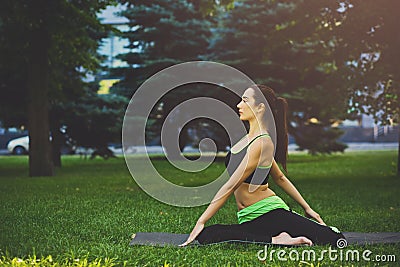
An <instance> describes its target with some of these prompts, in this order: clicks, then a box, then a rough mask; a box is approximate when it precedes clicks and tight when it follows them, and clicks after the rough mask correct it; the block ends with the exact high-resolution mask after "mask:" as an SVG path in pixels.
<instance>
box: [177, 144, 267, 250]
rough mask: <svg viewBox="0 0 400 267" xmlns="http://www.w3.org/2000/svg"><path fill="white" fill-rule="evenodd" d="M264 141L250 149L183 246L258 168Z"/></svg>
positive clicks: (193, 238) (189, 241) (197, 233)
mask: <svg viewBox="0 0 400 267" xmlns="http://www.w3.org/2000/svg"><path fill="white" fill-rule="evenodd" d="M262 146H263V145H262V140H261V139H260V140H256V141H255V142H253V144H252V145H251V146H249V147H248V149H247V153H246V155H245V157H244V158H243V160H242V161H241V163H240V164H239V166H238V168H237V169H236V170H235V172H234V173H233V174H232V176H231V177H230V178H229V180H228V181H227V182H226V183H225V184H224V185H223V186H222V187H221V188H220V189H219V190H218V192H217V194H216V195H215V197H214V198H213V200H212V201H211V203H210V204H209V205H208V207H207V209H206V210H205V211H204V212H203V214H202V215H201V216H200V218H199V219H198V220H197V223H196V225H195V227H194V228H193V230H192V232H191V233H190V235H189V238H188V239H187V240H186V242H185V243H183V244H181V246H186V245H188V244H189V243H191V242H192V241H193V240H195V239H196V237H197V236H198V235H199V234H200V232H201V231H202V230H203V228H204V225H205V223H206V222H207V221H208V220H209V219H210V218H211V217H212V216H214V214H215V213H217V211H218V210H219V209H220V208H222V206H223V205H224V204H225V202H226V201H227V200H228V198H229V197H230V196H231V195H232V193H233V192H234V191H235V190H236V189H237V188H238V187H239V186H240V184H241V183H242V182H243V181H244V180H245V179H246V177H248V176H249V175H250V174H251V173H252V172H253V171H254V170H255V169H256V167H257V165H258V163H259V159H260V156H261V150H262Z"/></svg>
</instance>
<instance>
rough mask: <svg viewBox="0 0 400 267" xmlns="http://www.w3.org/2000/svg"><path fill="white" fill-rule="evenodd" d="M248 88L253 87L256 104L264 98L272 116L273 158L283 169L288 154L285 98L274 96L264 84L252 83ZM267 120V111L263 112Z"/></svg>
mask: <svg viewBox="0 0 400 267" xmlns="http://www.w3.org/2000/svg"><path fill="white" fill-rule="evenodd" d="M250 88H253V89H254V98H255V101H256V104H259V103H262V102H263V101H262V99H264V98H265V99H266V100H267V102H268V105H269V107H270V108H271V111H272V113H273V116H274V120H275V128H276V145H275V160H276V162H278V163H280V164H282V167H283V168H284V170H285V171H287V168H286V161H287V154H288V142H289V140H288V128H287V119H286V115H287V109H288V104H287V102H286V99H284V98H282V97H276V95H275V92H274V90H272V89H271V88H270V87H268V86H265V85H253V86H251V87H250ZM264 116H265V119H266V120H268V116H267V113H265V114H264Z"/></svg>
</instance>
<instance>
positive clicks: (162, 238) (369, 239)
mask: <svg viewBox="0 0 400 267" xmlns="http://www.w3.org/2000/svg"><path fill="white" fill-rule="evenodd" d="M343 235H344V236H345V237H346V240H347V244H348V245H371V244H393V243H400V233H387V232H381V233H359V232H343ZM188 236H189V234H173V233H158V232H154V233H143V232H139V233H136V234H135V236H134V237H133V239H132V241H131V242H130V245H146V246H161V247H163V246H178V245H179V244H182V243H183V242H185V241H186V239H187V238H188ZM225 242H229V243H252V244H268V243H262V242H252V241H242V240H230V241H224V242H223V243H225ZM190 245H191V246H197V245H200V243H199V242H197V240H195V241H194V242H192V243H191V244H190Z"/></svg>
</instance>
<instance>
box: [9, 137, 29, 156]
mask: <svg viewBox="0 0 400 267" xmlns="http://www.w3.org/2000/svg"><path fill="white" fill-rule="evenodd" d="M7 149H8V151H10V152H11V153H13V154H15V155H24V154H27V153H28V151H29V136H23V137H20V138H16V139H13V140H11V141H10V142H8V144H7Z"/></svg>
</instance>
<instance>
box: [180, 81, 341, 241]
mask: <svg viewBox="0 0 400 267" xmlns="http://www.w3.org/2000/svg"><path fill="white" fill-rule="evenodd" d="M265 100H267V102H268V103H266V102H265ZM268 105H269V106H270V108H271V110H272V113H273V116H274V120H275V123H276V129H277V131H276V135H277V146H276V153H275V158H274V144H273V142H272V140H271V138H270V135H269V133H268V131H267V123H268V121H267V115H268V114H269V112H267V111H268ZM237 108H238V109H239V114H240V120H242V121H248V122H249V131H248V134H247V135H246V136H244V137H243V138H242V139H241V140H240V141H239V142H238V143H236V144H235V145H234V146H232V148H231V151H230V152H229V153H228V155H227V158H226V163H227V170H228V173H229V175H230V178H229V180H228V181H227V182H226V183H225V184H224V185H223V186H222V187H221V188H220V190H219V191H218V192H217V194H216V195H215V197H214V199H213V201H212V202H211V203H210V204H209V206H208V207H207V209H206V210H205V211H204V213H203V214H202V215H201V216H200V218H199V219H198V221H197V223H196V225H195V227H194V228H193V230H192V232H191V233H190V235H189V238H188V239H187V240H186V242H184V243H183V244H181V246H186V245H188V244H189V243H191V242H192V241H193V240H195V239H197V240H198V241H199V242H200V244H209V243H215V242H221V241H229V240H244V241H254V242H267V243H273V244H282V245H300V244H305V245H313V244H330V245H333V246H336V242H337V240H338V239H340V238H344V236H343V235H342V234H341V233H340V232H339V231H338V230H337V229H336V228H334V227H328V226H326V224H325V223H324V221H323V220H322V219H321V217H320V215H319V214H318V213H316V212H315V211H314V210H313V209H312V208H311V207H310V206H309V205H308V204H307V202H306V201H305V200H304V199H303V197H302V196H301V194H300V193H299V192H298V191H297V189H296V188H295V187H294V185H293V184H292V183H291V182H290V181H289V179H288V178H287V177H286V176H285V175H284V174H283V173H282V171H281V170H280V169H279V167H278V165H277V162H279V163H281V164H282V166H283V168H284V169H285V170H286V158H287V146H288V135H287V127H286V109H287V102H286V100H285V99H283V98H280V97H276V96H275V93H274V91H273V90H272V89H271V88H269V87H266V86H262V85H258V86H256V85H254V86H251V87H250V88H248V89H247V90H246V91H245V92H244V94H243V96H242V100H241V102H240V103H239V104H238V105H237ZM268 173H269V175H270V176H272V178H273V180H274V182H275V183H276V184H277V185H278V186H280V187H281V188H282V189H283V190H284V191H285V192H286V193H287V194H288V195H289V196H290V197H292V198H293V199H294V200H295V201H296V202H297V203H298V204H299V205H300V206H301V207H302V208H303V209H304V212H305V214H306V216H307V217H310V218H313V219H315V220H316V221H317V222H315V221H313V220H311V219H308V218H306V217H303V216H301V215H299V214H297V213H295V212H294V211H292V210H291V209H290V208H289V207H288V206H287V205H286V204H285V202H283V200H282V199H281V198H279V197H278V196H276V195H275V193H274V192H273V191H272V190H271V189H270V188H269V187H268V183H267V182H268ZM231 194H234V195H235V199H236V204H237V206H238V210H239V212H238V213H237V215H238V220H239V224H233V225H221V224H216V225H211V226H208V227H204V225H205V223H206V222H207V221H208V220H209V219H210V218H211V217H212V216H213V215H214V214H215V213H216V212H217V211H218V210H219V209H220V208H221V207H222V206H223V205H224V203H225V202H226V201H227V199H228V198H229V196H230V195H231Z"/></svg>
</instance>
